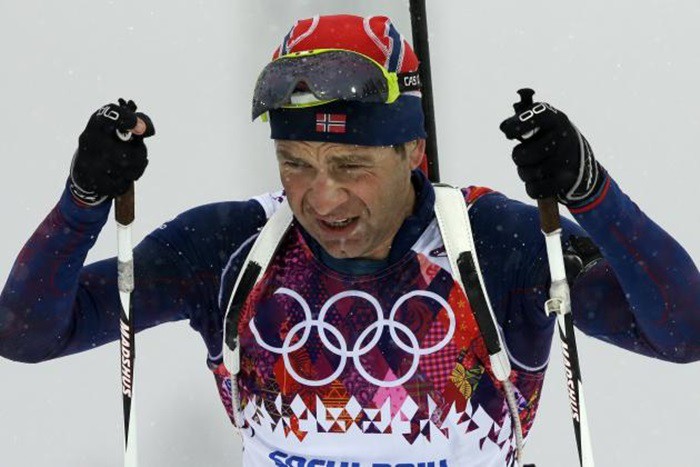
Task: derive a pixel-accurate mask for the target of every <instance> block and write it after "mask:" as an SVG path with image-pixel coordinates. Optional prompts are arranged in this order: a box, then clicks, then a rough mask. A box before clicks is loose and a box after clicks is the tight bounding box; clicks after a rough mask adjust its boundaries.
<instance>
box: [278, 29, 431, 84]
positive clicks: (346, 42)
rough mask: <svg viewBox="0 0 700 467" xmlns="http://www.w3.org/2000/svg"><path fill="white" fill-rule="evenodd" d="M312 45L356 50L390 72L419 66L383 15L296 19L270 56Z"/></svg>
mask: <svg viewBox="0 0 700 467" xmlns="http://www.w3.org/2000/svg"><path fill="white" fill-rule="evenodd" d="M313 49H343V50H351V51H353V52H359V53H361V54H364V55H367V56H368V57H371V58H372V59H374V60H375V61H377V62H378V63H380V64H382V65H383V66H384V68H386V69H387V70H388V71H390V72H397V73H407V72H411V71H417V70H418V58H417V57H416V54H415V53H414V52H413V49H412V48H411V46H410V45H409V44H408V42H407V41H406V39H404V37H403V36H402V35H401V34H400V33H399V32H398V31H397V30H396V28H395V27H394V25H393V24H391V20H390V19H389V18H387V17H386V16H368V17H365V18H363V17H361V16H354V15H328V16H314V17H313V18H308V19H302V20H299V21H297V22H296V24H295V25H294V27H293V28H292V30H291V31H289V33H288V34H287V35H286V36H285V37H284V39H283V40H282V44H281V45H280V46H279V47H278V48H277V50H275V53H274V55H273V59H276V58H277V57H279V56H280V55H286V54H288V53H292V52H301V51H304V50H313Z"/></svg>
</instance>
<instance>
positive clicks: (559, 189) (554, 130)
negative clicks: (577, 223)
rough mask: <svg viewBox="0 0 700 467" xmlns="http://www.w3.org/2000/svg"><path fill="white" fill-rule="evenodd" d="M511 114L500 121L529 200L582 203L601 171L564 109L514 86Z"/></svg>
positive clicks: (596, 187)
mask: <svg viewBox="0 0 700 467" xmlns="http://www.w3.org/2000/svg"><path fill="white" fill-rule="evenodd" d="M518 94H520V98H521V101H520V102H518V103H516V104H514V105H513V108H514V110H515V115H513V116H512V117H510V118H508V119H506V120H504V121H503V123H501V131H502V132H503V133H505V135H506V137H507V138H508V139H517V140H518V141H520V144H518V145H517V146H515V148H513V161H514V162H515V165H517V166H518V175H519V176H520V178H521V179H522V180H523V181H524V182H525V188H526V190H527V194H528V195H529V196H530V197H531V198H533V199H543V198H549V197H557V199H558V200H559V202H560V203H562V204H565V205H566V206H569V207H571V208H574V207H578V206H581V205H585V204H586V203H587V202H589V201H590V200H591V199H592V198H593V197H595V195H596V194H597V193H598V192H599V191H600V188H601V186H602V185H603V183H604V182H605V178H606V175H605V171H604V170H603V168H602V167H601V166H600V164H599V163H598V161H596V159H595V157H593V151H592V150H591V146H590V145H589V144H588V141H586V138H584V137H583V135H582V134H581V133H580V132H579V131H578V129H577V128H576V127H575V126H574V125H573V123H571V121H569V118H568V117H567V116H566V114H564V112H562V111H560V110H557V109H555V108H554V107H552V106H551V105H549V104H547V103H546V102H535V103H533V102H532V96H533V94H534V91H533V90H531V89H521V90H519V91H518Z"/></svg>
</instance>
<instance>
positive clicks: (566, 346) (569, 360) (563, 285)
mask: <svg viewBox="0 0 700 467" xmlns="http://www.w3.org/2000/svg"><path fill="white" fill-rule="evenodd" d="M537 207H538V209H539V213H540V224H541V226H542V233H543V234H544V237H545V243H546V247H547V260H548V261H549V270H550V275H551V279H552V284H551V287H550V289H549V297H550V298H549V300H547V302H545V312H546V313H547V315H550V314H551V313H556V315H557V327H558V329H559V339H560V340H561V351H562V354H563V356H564V368H565V371H566V385H567V388H568V392H569V405H570V406H571V419H572V421H573V423H574V433H575V434H576V446H577V447H578V457H579V462H580V464H581V466H583V467H593V465H594V462H593V448H592V446H591V435H590V431H589V427H588V416H587V414H586V404H585V401H584V397H583V382H582V379H581V366H580V364H579V359H578V348H577V346H576V335H575V334H574V319H573V316H572V314H571V295H570V293H569V284H568V282H567V281H566V269H565V268H564V253H563V251H562V246H561V219H560V218H559V204H558V203H557V200H556V199H554V198H546V199H541V200H537Z"/></svg>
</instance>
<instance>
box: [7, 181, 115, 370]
mask: <svg viewBox="0 0 700 467" xmlns="http://www.w3.org/2000/svg"><path fill="white" fill-rule="evenodd" d="M108 213H109V205H107V204H105V205H100V206H96V207H82V206H80V205H79V204H78V203H77V202H75V201H74V200H73V199H72V198H71V195H70V194H69V192H68V190H65V191H64V193H63V196H62V197H61V200H60V201H59V203H58V204H57V205H56V206H55V207H54V208H53V209H52V210H51V212H50V213H49V214H48V216H47V217H46V218H45V219H44V220H43V222H42V223H41V224H40V225H39V227H38V228H37V229H36V231H35V232H34V234H33V235H32V236H31V237H30V238H29V240H28V241H27V243H26V244H25V245H24V247H23V248H22V250H21V251H20V253H19V255H18V256H17V259H16V261H15V264H14V266H13V268H12V270H11V272H10V275H9V278H8V280H7V283H6V284H5V288H4V289H3V291H2V294H1V295H0V355H2V356H4V357H6V358H10V359H13V360H19V361H27V362H34V361H39V360H45V359H48V358H52V357H53V354H54V353H55V352H56V351H57V350H58V348H59V347H60V346H61V342H62V341H63V340H64V339H65V338H66V336H67V335H68V334H70V333H71V323H72V313H71V310H72V307H73V302H74V300H75V296H76V292H77V290H78V277H79V274H80V270H81V267H82V264H83V261H84V260H85V257H86V255H87V253H88V250H89V249H90V248H91V247H92V246H93V245H94V243H95V241H96V239H97V236H98V234H99V232H100V230H101V229H102V226H103V225H104V224H105V222H106V221H107V217H108Z"/></svg>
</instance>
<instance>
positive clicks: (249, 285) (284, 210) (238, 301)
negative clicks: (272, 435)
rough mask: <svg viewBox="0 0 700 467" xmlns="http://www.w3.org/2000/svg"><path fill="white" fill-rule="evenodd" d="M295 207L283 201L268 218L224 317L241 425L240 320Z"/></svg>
mask: <svg viewBox="0 0 700 467" xmlns="http://www.w3.org/2000/svg"><path fill="white" fill-rule="evenodd" d="M293 218H294V217H293V214H292V210H291V209H290V208H289V204H287V202H286V201H285V202H283V203H282V204H281V205H280V206H279V207H278V208H277V210H276V211H275V213H274V214H273V215H272V216H271V217H270V219H269V220H268V221H267V223H266V224H265V226H264V227H263V229H262V230H261V231H260V234H259V235H258V238H257V239H255V242H254V243H253V247H252V248H251V249H250V253H248V257H247V258H246V260H245V261H244V263H243V267H242V268H241V271H242V273H241V274H239V275H238V278H237V279H236V285H235V286H234V287H233V292H232V293H231V298H229V302H228V306H227V307H226V316H225V317H224V365H225V366H226V369H227V370H228V372H229V373H230V374H231V404H232V410H233V417H234V421H235V423H236V426H237V427H238V428H242V427H243V420H242V416H241V410H240V404H241V401H240V397H239V394H238V373H239V372H240V369H241V353H240V346H239V344H238V322H239V320H240V317H241V311H242V309H243V304H244V303H245V301H246V299H247V298H248V295H250V292H251V291H252V290H253V287H255V284H256V283H257V282H258V280H260V278H261V277H262V273H263V272H265V270H266V269H267V266H268V265H269V264H270V261H271V260H272V257H273V256H274V254H275V252H276V251H277V247H278V246H279V245H280V243H281V242H282V238H284V235H285V234H286V233H287V230H289V226H290V225H291V224H292V220H293Z"/></svg>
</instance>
